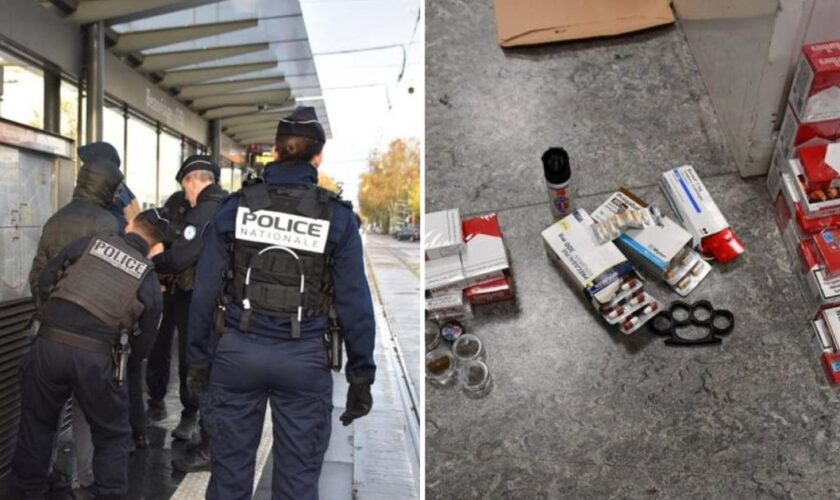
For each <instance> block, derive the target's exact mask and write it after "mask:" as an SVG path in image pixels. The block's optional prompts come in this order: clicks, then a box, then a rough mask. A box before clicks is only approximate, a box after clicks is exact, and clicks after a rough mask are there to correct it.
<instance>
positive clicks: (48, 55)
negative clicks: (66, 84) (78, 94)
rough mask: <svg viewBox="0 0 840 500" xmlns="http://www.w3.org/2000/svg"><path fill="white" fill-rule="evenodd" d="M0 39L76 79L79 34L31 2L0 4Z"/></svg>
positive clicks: (0, 1) (8, 0) (73, 26)
mask: <svg viewBox="0 0 840 500" xmlns="http://www.w3.org/2000/svg"><path fill="white" fill-rule="evenodd" d="M0 36H2V37H5V38H7V39H9V40H11V41H13V42H14V43H15V44H16V45H18V46H20V47H22V48H24V49H26V50H27V51H30V52H33V53H35V54H38V55H39V56H40V57H42V58H43V59H46V60H47V61H49V62H51V63H53V64H55V65H57V66H58V67H60V68H62V69H63V70H64V71H66V72H67V73H70V74H71V75H73V76H78V75H79V74H81V71H82V43H83V37H82V30H81V28H80V27H79V26H78V25H77V24H72V23H68V22H65V21H64V20H63V19H62V18H61V17H60V16H59V15H58V13H57V12H55V11H54V10H50V9H45V8H44V7H42V6H41V4H40V2H37V1H33V0H0Z"/></svg>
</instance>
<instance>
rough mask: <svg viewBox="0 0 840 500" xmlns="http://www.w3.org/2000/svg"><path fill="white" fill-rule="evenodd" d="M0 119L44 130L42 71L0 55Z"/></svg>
mask: <svg viewBox="0 0 840 500" xmlns="http://www.w3.org/2000/svg"><path fill="white" fill-rule="evenodd" d="M0 116H2V117H3V118H6V119H8V120H12V121H16V122H18V123H23V124H25V125H29V126H31V127H36V128H44V72H43V71H41V70H40V69H39V68H37V67H35V66H33V65H31V64H29V63H27V62H24V61H22V60H20V59H17V58H15V57H12V56H11V55H9V54H8V53H5V52H0Z"/></svg>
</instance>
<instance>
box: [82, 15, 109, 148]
mask: <svg viewBox="0 0 840 500" xmlns="http://www.w3.org/2000/svg"><path fill="white" fill-rule="evenodd" d="M85 72H86V76H87V77H86V78H85V83H86V85H87V92H86V95H87V133H86V134H85V135H86V141H85V142H87V143H91V142H96V141H101V140H102V128H103V127H102V112H103V106H104V105H105V24H104V23H103V22H102V21H98V22H95V23H91V24H88V25H87V26H86V37H85Z"/></svg>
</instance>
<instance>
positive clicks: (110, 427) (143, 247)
mask: <svg viewBox="0 0 840 500" xmlns="http://www.w3.org/2000/svg"><path fill="white" fill-rule="evenodd" d="M167 230H168V222H167V220H166V218H165V216H164V215H163V214H160V213H158V212H157V211H156V210H154V209H153V210H148V211H146V212H142V213H140V214H139V215H138V216H137V217H135V219H134V220H133V221H132V222H131V223H129V224H128V226H127V227H126V233H125V234H124V235H120V234H116V233H111V234H107V233H100V234H97V235H94V236H92V237H85V238H82V239H80V240H77V241H75V242H73V243H71V244H70V245H68V246H66V247H65V248H64V249H62V250H61V251H60V252H59V253H58V255H57V256H56V257H55V258H54V259H52V260H51V261H50V262H49V263H48V265H47V266H46V267H45V269H44V271H43V272H42V273H41V276H40V278H39V286H38V291H39V294H40V302H41V304H43V305H42V307H41V319H42V323H41V326H40V329H39V330H38V334H37V336H36V337H35V340H34V341H33V344H32V348H31V350H30V352H29V354H28V357H27V359H26V360H25V361H24V363H23V377H22V386H21V395H22V401H23V405H22V412H21V418H20V431H19V433H18V442H17V446H16V448H15V455H14V458H13V460H12V474H13V479H14V483H15V485H16V487H17V488H18V489H19V490H20V492H19V494H20V496H21V497H24V498H26V497H28V496H32V497H35V496H36V495H41V494H43V492H44V491H45V490H46V478H47V469H48V466H49V459H50V450H51V448H52V446H53V443H54V441H55V439H56V434H57V429H58V425H59V417H60V415H61V410H62V408H63V407H64V405H65V403H66V402H67V400H68V398H69V397H70V395H71V394H73V397H74V398H76V400H77V401H78V403H79V405H80V406H81V408H82V411H84V414H85V416H86V417H87V420H88V422H89V424H90V427H91V432H92V438H93V446H94V458H93V473H94V484H93V488H92V493H93V494H94V496H95V497H96V498H97V499H110V498H122V497H123V496H124V495H126V494H127V493H128V453H129V444H130V439H131V430H130V426H129V422H128V391H127V387H126V385H125V384H124V380H125V372H126V368H127V363H128V356H129V355H130V353H131V351H132V350H133V351H134V355H139V356H145V354H146V353H147V352H148V350H149V349H150V348H151V344H152V342H153V340H154V335H155V332H156V330H157V326H158V321H159V320H160V314H161V295H160V283H159V282H158V279H157V276H156V275H155V273H154V272H153V268H154V266H153V264H152V262H151V259H150V257H151V256H152V255H153V254H154V252H155V251H159V250H160V249H162V247H161V245H160V242H161V241H163V240H164V239H165V238H166V232H167ZM153 249H154V250H153ZM135 332H138V334H137V335H136V336H133V335H132V334H133V333H135Z"/></svg>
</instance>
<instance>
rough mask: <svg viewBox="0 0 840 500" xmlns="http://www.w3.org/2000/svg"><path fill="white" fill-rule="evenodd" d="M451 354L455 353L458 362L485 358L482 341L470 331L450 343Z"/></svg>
mask: <svg viewBox="0 0 840 500" xmlns="http://www.w3.org/2000/svg"><path fill="white" fill-rule="evenodd" d="M452 354H454V355H455V359H457V360H458V363H464V362H467V361H474V360H479V361H484V360H485V358H486V352H485V351H484V343H483V342H481V339H480V338H478V336H477V335H474V334H472V333H465V334H463V335H461V336H460V337H458V340H456V341H455V343H454V344H452Z"/></svg>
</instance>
